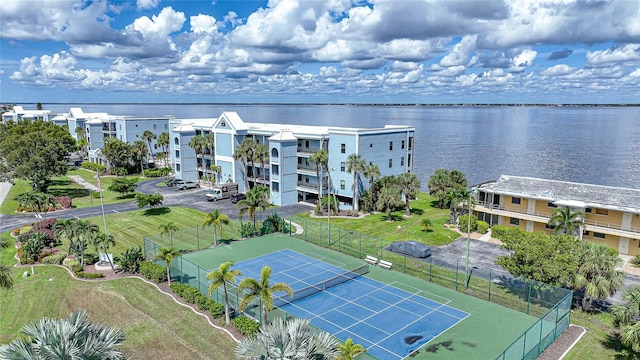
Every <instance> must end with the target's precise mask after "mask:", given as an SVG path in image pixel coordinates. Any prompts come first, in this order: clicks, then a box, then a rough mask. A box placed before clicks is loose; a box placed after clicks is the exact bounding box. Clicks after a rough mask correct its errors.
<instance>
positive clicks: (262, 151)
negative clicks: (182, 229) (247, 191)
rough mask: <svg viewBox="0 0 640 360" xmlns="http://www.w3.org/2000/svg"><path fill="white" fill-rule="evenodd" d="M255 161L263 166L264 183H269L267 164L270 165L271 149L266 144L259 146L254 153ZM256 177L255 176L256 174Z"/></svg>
mask: <svg viewBox="0 0 640 360" xmlns="http://www.w3.org/2000/svg"><path fill="white" fill-rule="evenodd" d="M254 157H255V160H257V161H258V162H259V163H260V166H262V182H263V183H264V184H266V183H267V168H266V166H265V165H266V164H268V163H269V147H268V146H267V145H265V144H257V145H256V147H255V152H254ZM254 175H255V174H254Z"/></svg>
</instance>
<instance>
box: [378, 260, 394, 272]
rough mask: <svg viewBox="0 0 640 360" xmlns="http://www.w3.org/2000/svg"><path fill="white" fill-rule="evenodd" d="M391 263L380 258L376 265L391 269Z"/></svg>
mask: <svg viewBox="0 0 640 360" xmlns="http://www.w3.org/2000/svg"><path fill="white" fill-rule="evenodd" d="M391 265H392V264H391V263H390V262H388V261H384V260H380V262H379V263H378V266H380V267H381V268H383V269H385V270H391Z"/></svg>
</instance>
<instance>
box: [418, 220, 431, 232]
mask: <svg viewBox="0 0 640 360" xmlns="http://www.w3.org/2000/svg"><path fill="white" fill-rule="evenodd" d="M420 230H422V231H424V232H432V231H433V223H432V222H431V219H429V218H424V219H422V221H420Z"/></svg>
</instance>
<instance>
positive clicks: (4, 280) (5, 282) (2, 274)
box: [0, 264, 13, 289]
mask: <svg viewBox="0 0 640 360" xmlns="http://www.w3.org/2000/svg"><path fill="white" fill-rule="evenodd" d="M12 287H13V277H11V268H10V267H8V266H7V265H5V264H0V289H11V288H12Z"/></svg>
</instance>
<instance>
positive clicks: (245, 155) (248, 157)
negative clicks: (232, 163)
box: [233, 138, 255, 191]
mask: <svg viewBox="0 0 640 360" xmlns="http://www.w3.org/2000/svg"><path fill="white" fill-rule="evenodd" d="M254 147H255V142H253V139H251V138H246V139H244V141H243V142H242V144H240V146H238V147H237V148H236V150H235V151H234V152H233V158H234V159H236V160H240V161H242V168H243V170H244V181H245V191H248V190H249V169H248V168H247V163H248V162H249V161H251V163H252V164H253V149H254Z"/></svg>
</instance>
